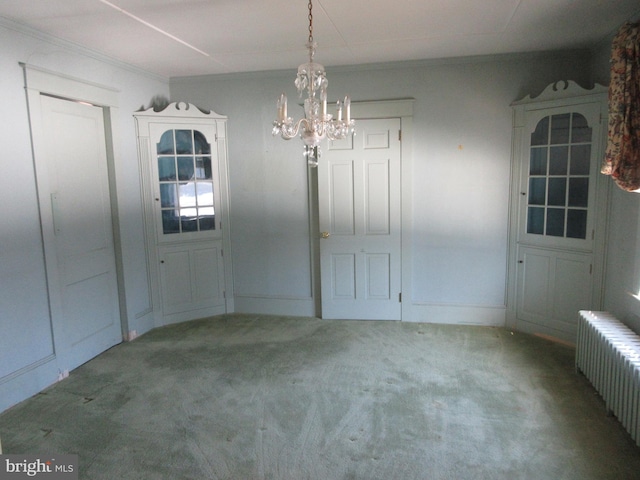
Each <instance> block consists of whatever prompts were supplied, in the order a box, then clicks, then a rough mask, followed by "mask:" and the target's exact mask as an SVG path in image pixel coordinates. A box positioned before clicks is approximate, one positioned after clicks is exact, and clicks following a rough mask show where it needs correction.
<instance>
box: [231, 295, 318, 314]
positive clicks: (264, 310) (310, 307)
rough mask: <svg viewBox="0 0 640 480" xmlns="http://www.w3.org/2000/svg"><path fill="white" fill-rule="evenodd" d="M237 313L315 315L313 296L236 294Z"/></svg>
mask: <svg viewBox="0 0 640 480" xmlns="http://www.w3.org/2000/svg"><path fill="white" fill-rule="evenodd" d="M234 302H235V313H260V314H264V315H284V316H294V317H315V316H316V311H315V303H314V300H313V298H311V297H309V298H287V297H269V296H251V295H237V294H236V295H234Z"/></svg>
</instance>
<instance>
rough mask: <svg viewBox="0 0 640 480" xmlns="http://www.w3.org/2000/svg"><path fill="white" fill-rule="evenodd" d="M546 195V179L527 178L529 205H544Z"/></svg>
mask: <svg viewBox="0 0 640 480" xmlns="http://www.w3.org/2000/svg"><path fill="white" fill-rule="evenodd" d="M546 197H547V179H546V178H530V179H529V205H544V204H545V200H546Z"/></svg>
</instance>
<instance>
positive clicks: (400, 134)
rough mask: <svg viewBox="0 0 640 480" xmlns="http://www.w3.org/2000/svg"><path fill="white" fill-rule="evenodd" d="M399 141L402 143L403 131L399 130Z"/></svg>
mask: <svg viewBox="0 0 640 480" xmlns="http://www.w3.org/2000/svg"><path fill="white" fill-rule="evenodd" d="M398 141H399V142H401V141H402V130H398Z"/></svg>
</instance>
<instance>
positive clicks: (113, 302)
mask: <svg viewBox="0 0 640 480" xmlns="http://www.w3.org/2000/svg"><path fill="white" fill-rule="evenodd" d="M40 102H41V112H42V132H43V142H44V143H43V144H44V149H43V150H42V151H43V152H44V155H43V157H42V158H39V159H37V161H38V162H39V163H38V165H37V167H38V168H40V169H43V170H44V171H45V172H46V174H45V177H46V185H39V187H40V188H41V190H40V194H41V195H47V194H48V195H49V198H50V209H51V215H50V216H49V215H43V219H47V218H50V220H51V222H50V224H43V228H45V229H53V236H52V238H53V239H54V247H53V248H54V251H49V252H47V255H48V257H49V258H48V259H47V264H48V268H49V272H48V277H49V278H48V279H49V288H50V295H51V307H52V308H51V310H52V324H53V330H54V337H55V343H56V354H57V355H58V357H59V358H60V362H59V364H61V365H62V366H64V367H66V368H69V369H71V368H75V367H76V366H78V365H80V364H82V363H84V362H86V361H87V360H89V359H91V358H93V357H94V356H96V355H98V354H99V353H101V352H103V351H104V350H106V349H107V348H109V347H111V346H113V345H115V344H117V343H119V342H121V341H122V330H121V322H120V314H119V306H118V287H117V276H116V263H115V254H114V246H113V230H112V219H111V207H110V197H109V179H108V170H107V156H106V144H105V127H104V120H103V110H102V108H99V107H95V106H92V105H87V104H82V103H77V102H73V101H67V100H62V99H59V98H54V97H49V96H46V95H40ZM43 187H45V189H43ZM44 200H46V199H44ZM46 204H47V202H46V201H43V202H42V205H46ZM43 223H44V222H43ZM50 257H54V258H50Z"/></svg>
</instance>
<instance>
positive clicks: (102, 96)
mask: <svg viewBox="0 0 640 480" xmlns="http://www.w3.org/2000/svg"><path fill="white" fill-rule="evenodd" d="M20 65H21V66H22V67H23V68H24V71H25V75H26V88H27V89H29V90H34V91H38V92H39V93H46V94H48V95H55V96H59V97H64V98H67V99H69V100H76V101H80V102H88V103H91V104H93V105H97V106H100V107H117V106H118V90H116V89H113V88H110V87H107V86H104V85H100V84H97V83H93V82H86V81H84V80H81V79H78V78H75V77H71V76H69V75H64V74H60V73H56V72H52V71H50V70H46V69H44V68H40V67H35V66H33V65H28V64H26V63H20Z"/></svg>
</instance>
